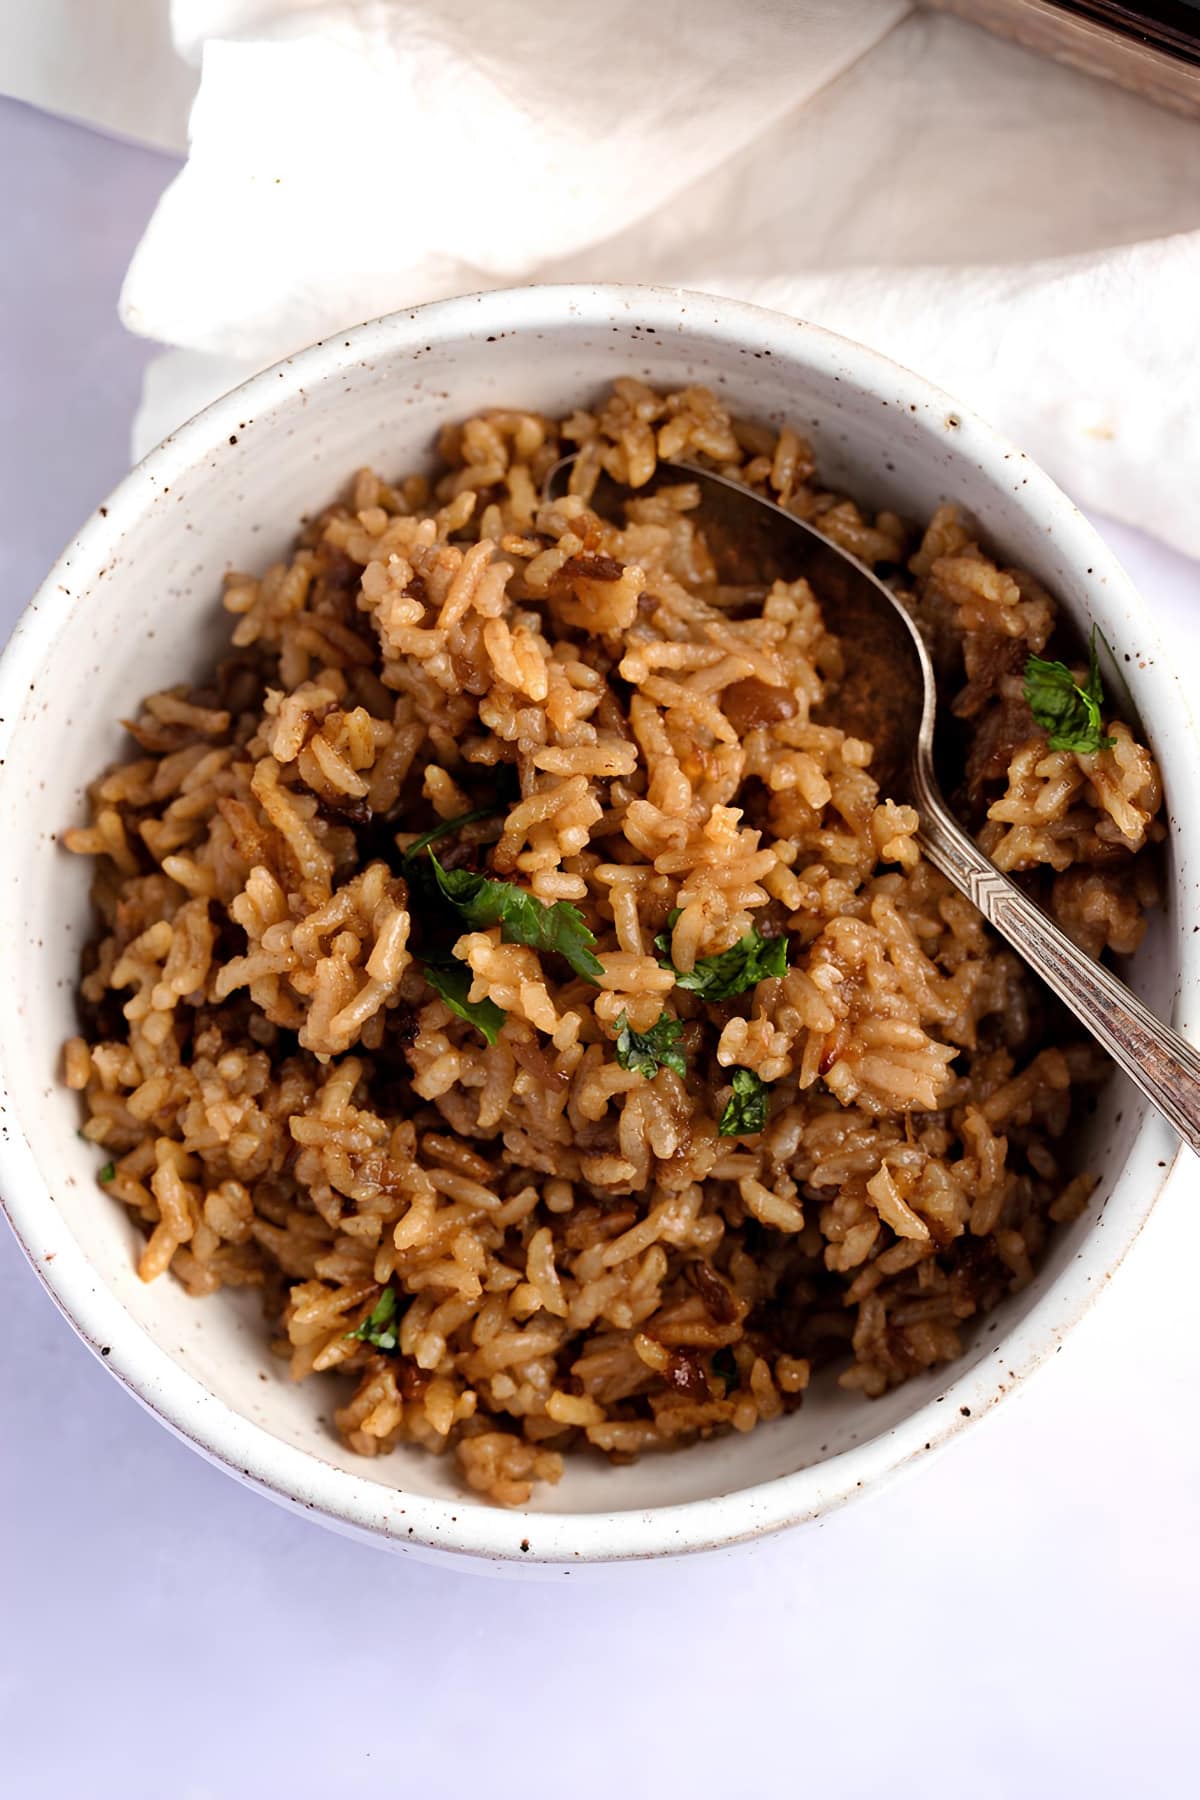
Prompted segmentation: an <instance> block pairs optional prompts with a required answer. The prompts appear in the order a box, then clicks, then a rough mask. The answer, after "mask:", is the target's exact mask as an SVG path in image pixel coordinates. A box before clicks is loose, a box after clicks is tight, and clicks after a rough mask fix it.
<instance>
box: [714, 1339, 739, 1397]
mask: <svg viewBox="0 0 1200 1800" xmlns="http://www.w3.org/2000/svg"><path fill="white" fill-rule="evenodd" d="M712 1372H713V1374H714V1375H719V1376H720V1378H721V1380H722V1381H723V1382H724V1383H725V1393H726V1395H727V1396H728V1395H729V1394H732V1392H733V1390H734V1388H735V1387H736V1386H737V1384H738V1366H737V1357H736V1356H735V1355H734V1354H733V1351H732V1349H731V1348H730V1346H729V1345H728V1344H722V1346H721V1348H720V1349H719V1350H718V1351H716V1352H715V1353H714V1355H713V1359H712Z"/></svg>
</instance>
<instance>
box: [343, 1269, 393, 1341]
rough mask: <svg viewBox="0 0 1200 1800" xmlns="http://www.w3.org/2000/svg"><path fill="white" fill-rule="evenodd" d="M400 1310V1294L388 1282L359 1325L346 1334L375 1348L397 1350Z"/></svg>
mask: <svg viewBox="0 0 1200 1800" xmlns="http://www.w3.org/2000/svg"><path fill="white" fill-rule="evenodd" d="M401 1311H402V1309H401V1306H400V1296H399V1295H398V1294H397V1292H396V1290H395V1288H394V1287H392V1286H391V1285H390V1284H389V1285H388V1286H387V1287H385V1288H384V1290H383V1292H382V1294H380V1296H379V1298H378V1300H377V1301H376V1302H375V1304H374V1306H373V1307H372V1308H371V1310H370V1312H369V1313H368V1314H367V1316H366V1318H365V1319H364V1320H363V1321H362V1323H361V1325H358V1326H356V1327H355V1329H354V1330H353V1331H348V1332H347V1333H346V1336H347V1337H352V1338H358V1339H359V1341H360V1342H361V1343H364V1344H373V1345H374V1347H375V1349H376V1350H398V1349H399V1348H400V1317H401Z"/></svg>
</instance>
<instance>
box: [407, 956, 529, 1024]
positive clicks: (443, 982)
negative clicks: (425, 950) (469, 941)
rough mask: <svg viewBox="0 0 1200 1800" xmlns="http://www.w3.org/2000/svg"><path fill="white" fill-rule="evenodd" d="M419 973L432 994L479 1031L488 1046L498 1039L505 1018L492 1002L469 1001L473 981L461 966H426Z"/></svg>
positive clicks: (461, 963) (431, 964)
mask: <svg viewBox="0 0 1200 1800" xmlns="http://www.w3.org/2000/svg"><path fill="white" fill-rule="evenodd" d="M422 973H423V974H424V976H425V979H426V981H427V982H428V983H429V985H430V987H431V988H432V989H433V991H434V993H435V994H440V995H441V997H442V999H443V1000H444V1001H445V1002H446V1005H447V1006H448V1007H449V1008H450V1011H451V1012H452V1013H455V1014H457V1016H458V1017H459V1018H460V1019H465V1020H466V1021H467V1024H468V1025H474V1026H476V1027H477V1028H478V1029H479V1030H480V1031H482V1033H483V1035H484V1037H485V1038H486V1039H487V1041H488V1043H489V1044H494V1043H495V1042H496V1039H497V1038H498V1037H499V1036H500V1027H501V1026H502V1025H503V1024H504V1021H505V1019H506V1018H507V1017H508V1014H507V1013H506V1012H505V1011H504V1010H503V1008H502V1007H499V1006H497V1005H496V1002H495V1001H494V1000H469V999H468V998H467V996H468V994H469V993H470V991H471V982H472V980H473V979H474V978H473V976H472V974H471V971H470V969H469V968H468V967H467V965H466V963H464V962H454V961H453V960H450V961H448V962H447V963H425V964H424V965H423V969H422Z"/></svg>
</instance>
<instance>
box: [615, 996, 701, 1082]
mask: <svg viewBox="0 0 1200 1800" xmlns="http://www.w3.org/2000/svg"><path fill="white" fill-rule="evenodd" d="M682 1036H683V1021H682V1020H681V1019H673V1018H672V1017H671V1016H670V1014H669V1013H662V1014H661V1015H660V1017H659V1020H658V1023H657V1024H656V1025H652V1026H651V1027H650V1029H649V1031H635V1030H634V1029H633V1027H632V1026H631V1025H630V1023H629V1020H628V1018H627V1017H626V1015H625V1014H624V1013H623V1012H622V1013H621V1014H620V1015H619V1017H618V1019H617V1061H618V1062H619V1063H620V1065H621V1067H622V1068H623V1069H636V1070H637V1072H638V1074H639V1075H644V1076H645V1078H646V1080H647V1081H653V1080H654V1077H655V1076H656V1075H657V1074H658V1071H659V1070H660V1069H673V1070H674V1071H675V1073H676V1075H678V1076H679V1079H680V1080H681V1081H682V1080H683V1079H684V1077H685V1076H686V1074H687V1057H686V1056H685V1055H684V1053H683V1051H682V1050H677V1049H676V1048H675V1046H676V1045H677V1044H678V1042H679V1039H680V1038H681V1037H682Z"/></svg>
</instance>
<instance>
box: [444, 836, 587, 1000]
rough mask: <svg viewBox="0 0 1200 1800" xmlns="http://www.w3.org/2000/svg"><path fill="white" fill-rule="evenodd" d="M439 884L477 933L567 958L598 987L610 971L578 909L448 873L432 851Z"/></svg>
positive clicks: (485, 878)
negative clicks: (495, 930)
mask: <svg viewBox="0 0 1200 1800" xmlns="http://www.w3.org/2000/svg"><path fill="white" fill-rule="evenodd" d="M428 854H429V860H430V862H431V863H432V865H433V873H434V878H435V879H436V881H437V884H438V887H439V888H440V890H441V892H442V893H443V894H444V895H445V897H446V899H447V900H449V901H450V903H451V905H452V906H454V907H455V908H456V909H457V911H458V914H459V917H460V918H461V919H462V921H463V923H464V925H466V926H467V927H468V929H469V930H471V931H486V930H487V929H488V927H489V926H490V925H499V927H500V936H501V938H502V939H503V941H504V943H506V944H524V945H525V946H526V947H527V948H528V949H530V950H540V951H548V950H552V951H554V952H556V953H557V954H558V955H559V956H565V957H566V959H567V961H568V962H569V963H570V965H571V967H572V968H573V969H574V971H575V973H576V974H577V975H582V976H583V977H584V979H585V980H586V981H591V982H595V980H596V977H597V976H598V975H603V973H604V967H603V964H602V963H601V962H600V960H599V959H598V957H596V956H595V955H593V952H592V946H593V945H594V944H595V942H596V939H595V937H594V936H593V934H592V932H591V931H590V930H589V929H588V924H587V920H586V919H585V918H584V916H583V914H582V913H581V912H580V910H579V908H578V907H577V906H572V905H571V904H570V903H569V902H568V901H566V900H556V901H555V902H554V904H553V906H543V904H542V902H541V901H540V900H535V898H534V896H533V895H532V894H531V893H529V892H528V891H527V890H526V889H525V888H521V887H518V886H517V885H516V883H515V882H512V881H493V880H492V878H491V876H489V875H477V874H475V873H474V871H473V870H471V869H443V867H442V865H441V863H440V862H439V861H438V859H437V857H436V856H435V855H434V854H433V851H432V850H431V851H429V853H428Z"/></svg>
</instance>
